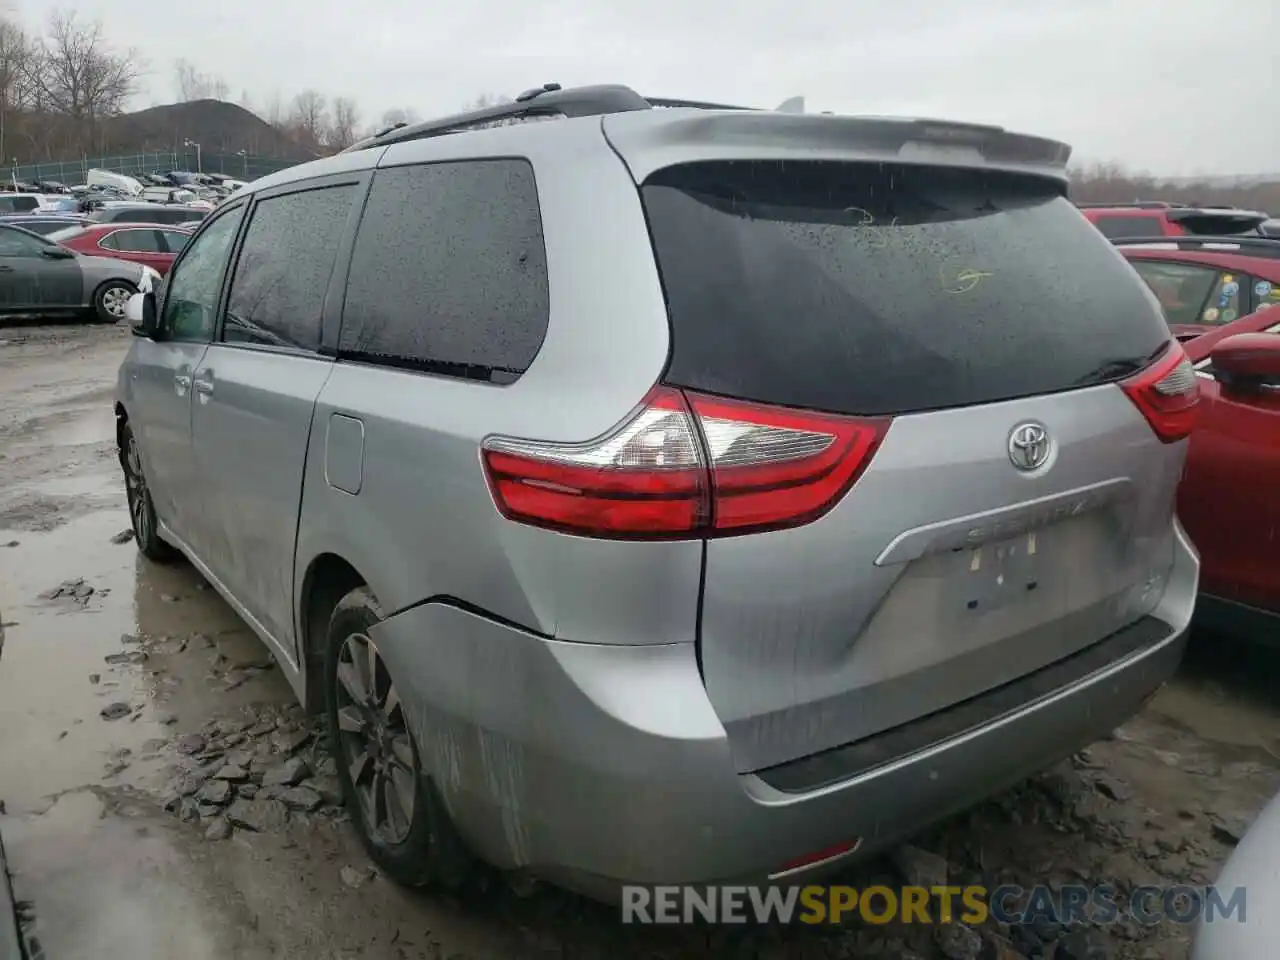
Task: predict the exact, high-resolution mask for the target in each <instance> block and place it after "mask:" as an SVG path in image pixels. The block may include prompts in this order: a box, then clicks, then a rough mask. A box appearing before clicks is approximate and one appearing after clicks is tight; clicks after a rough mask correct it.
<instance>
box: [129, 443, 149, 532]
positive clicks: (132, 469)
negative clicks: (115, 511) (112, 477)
mask: <svg viewBox="0 0 1280 960" xmlns="http://www.w3.org/2000/svg"><path fill="white" fill-rule="evenodd" d="M124 486H125V495H126V497H127V498H128V501H129V519H130V521H131V522H132V523H133V534H134V536H135V537H137V538H138V542H139V543H146V542H148V540H149V539H150V537H151V511H150V510H149V509H148V507H149V506H150V503H151V494H150V493H149V492H148V491H147V480H146V477H144V476H143V473H142V457H141V455H140V454H139V453H138V441H137V440H135V439H134V438H133V437H132V436H131V437H129V443H128V445H127V446H126V447H125V451H124Z"/></svg>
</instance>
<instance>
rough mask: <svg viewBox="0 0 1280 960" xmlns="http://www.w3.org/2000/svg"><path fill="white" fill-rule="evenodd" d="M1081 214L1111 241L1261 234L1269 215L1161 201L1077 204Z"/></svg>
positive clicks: (1228, 208) (1251, 211)
mask: <svg viewBox="0 0 1280 960" xmlns="http://www.w3.org/2000/svg"><path fill="white" fill-rule="evenodd" d="M1076 206H1078V207H1079V208H1080V212H1081V213H1083V214H1084V215H1085V219H1087V220H1088V221H1089V222H1090V223H1092V224H1093V225H1094V226H1095V227H1097V228H1098V229H1099V230H1100V231H1101V232H1102V235H1103V236H1104V237H1106V238H1107V239H1109V240H1126V239H1133V238H1135V237H1140V238H1144V239H1150V238H1151V237H1183V236H1192V235H1200V236H1232V235H1236V234H1252V235H1255V236H1256V235H1258V234H1259V228H1260V227H1261V226H1262V224H1263V223H1265V222H1266V219H1267V215H1266V214H1265V213H1258V212H1256V211H1254V210H1235V209H1232V208H1230V207H1188V206H1183V205H1182V204H1178V203H1165V202H1164V201H1162V200H1141V201H1138V202H1136V203H1118V204H1110V203H1078V204H1076Z"/></svg>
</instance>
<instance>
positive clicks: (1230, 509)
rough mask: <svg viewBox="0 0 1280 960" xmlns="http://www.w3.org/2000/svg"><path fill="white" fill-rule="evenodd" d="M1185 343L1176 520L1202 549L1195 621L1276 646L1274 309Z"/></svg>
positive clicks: (1279, 597)
mask: <svg viewBox="0 0 1280 960" xmlns="http://www.w3.org/2000/svg"><path fill="white" fill-rule="evenodd" d="M1268 306H1269V305H1268V304H1263V308H1262V309H1261V310H1259V311H1258V312H1256V313H1254V314H1252V315H1250V316H1247V317H1244V318H1242V319H1239V320H1236V321H1234V322H1233V323H1229V324H1226V325H1224V326H1219V327H1218V328H1216V329H1214V330H1212V331H1211V332H1209V333H1206V334H1204V335H1203V336H1200V337H1196V338H1195V339H1192V340H1188V341H1187V342H1186V343H1184V344H1183V347H1184V349H1185V350H1186V351H1187V355H1188V356H1189V357H1190V358H1191V360H1192V362H1193V363H1194V364H1195V370H1196V375H1197V376H1198V377H1199V378H1200V404H1199V412H1198V415H1197V416H1198V420H1197V423H1196V427H1195V431H1194V432H1193V433H1192V434H1191V446H1190V449H1189V451H1188V454H1187V465H1186V468H1185V472H1184V473H1183V479H1182V485H1181V486H1180V487H1179V489H1178V515H1179V516H1180V517H1181V518H1182V523H1183V526H1184V527H1185V528H1186V530H1187V533H1188V534H1189V535H1190V537H1191V540H1192V542H1193V543H1195V545H1196V547H1197V549H1199V551H1200V562H1201V567H1200V596H1199V600H1198V601H1197V605H1196V611H1197V617H1198V618H1199V619H1200V620H1201V621H1202V622H1204V623H1205V624H1206V625H1208V626H1211V627H1216V628H1218V629H1220V630H1222V631H1224V632H1228V633H1231V634H1234V635H1237V636H1240V637H1242V638H1244V639H1252V640H1258V641H1262V642H1265V643H1268V644H1270V645H1275V644H1280V559H1278V558H1280V307H1276V308H1273V309H1268Z"/></svg>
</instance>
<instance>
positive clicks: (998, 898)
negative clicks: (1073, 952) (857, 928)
mask: <svg viewBox="0 0 1280 960" xmlns="http://www.w3.org/2000/svg"><path fill="white" fill-rule="evenodd" d="M622 893H623V896H622V922H623V923H641V924H679V923H759V924H767V923H783V924H787V923H807V924H822V923H840V922H842V921H846V920H853V919H854V918H857V919H859V920H861V921H862V922H863V923H872V924H877V923H891V922H894V921H898V922H901V923H925V924H930V923H955V922H957V921H958V922H960V923H965V924H970V925H978V924H982V923H985V922H986V921H987V920H988V919H989V918H990V919H994V920H997V921H999V922H1000V923H1007V924H1025V923H1033V922H1034V921H1036V920H1041V919H1043V920H1051V921H1054V922H1057V923H1063V924H1070V923H1090V924H1108V923H1116V922H1118V921H1121V920H1133V921H1136V922H1137V923H1139V924H1142V925H1144V926H1145V925H1154V924H1158V923H1160V922H1161V921H1164V920H1172V921H1173V922H1175V923H1183V924H1189V923H1195V922H1198V921H1199V920H1200V919H1201V918H1202V917H1203V919H1204V920H1205V922H1207V923H1213V922H1216V921H1220V920H1234V921H1236V922H1239V923H1243V922H1245V900H1246V897H1245V889H1244V888H1243V887H1236V888H1233V889H1231V890H1218V889H1217V888H1216V887H1192V886H1185V885H1177V886H1167V887H1155V886H1151V887H1138V888H1136V889H1135V890H1134V891H1133V893H1132V894H1131V895H1130V896H1129V897H1128V898H1123V897H1121V895H1120V891H1119V889H1118V888H1116V887H1114V886H1110V885H1105V884H1104V885H1101V886H1084V885H1068V886H1064V887H1060V888H1058V889H1057V890H1054V889H1051V888H1049V887H1047V886H1035V887H1019V886H1012V885H1010V886H1002V887H996V888H994V889H991V890H988V888H986V887H982V886H968V887H960V886H955V887H950V886H947V887H910V886H907V887H886V886H872V887H866V888H862V889H859V888H857V887H851V886H821V885H817V884H814V885H810V886H804V887H795V886H793V887H778V886H766V887H753V886H720V887H678V886H660V887H636V886H628V887H624V888H623V892H622Z"/></svg>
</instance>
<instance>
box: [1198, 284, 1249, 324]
mask: <svg viewBox="0 0 1280 960" xmlns="http://www.w3.org/2000/svg"><path fill="white" fill-rule="evenodd" d="M1239 316H1240V276H1239V275H1238V274H1235V273H1223V274H1220V275H1219V276H1218V281H1217V283H1215V284H1214V286H1213V292H1212V293H1210V294H1209V299H1208V300H1207V301H1205V305H1204V309H1203V310H1201V311H1200V319H1199V320H1194V321H1192V322H1193V323H1209V324H1214V325H1221V324H1224V323H1231V321H1233V320H1235V319H1237V318H1238V317H1239Z"/></svg>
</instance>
